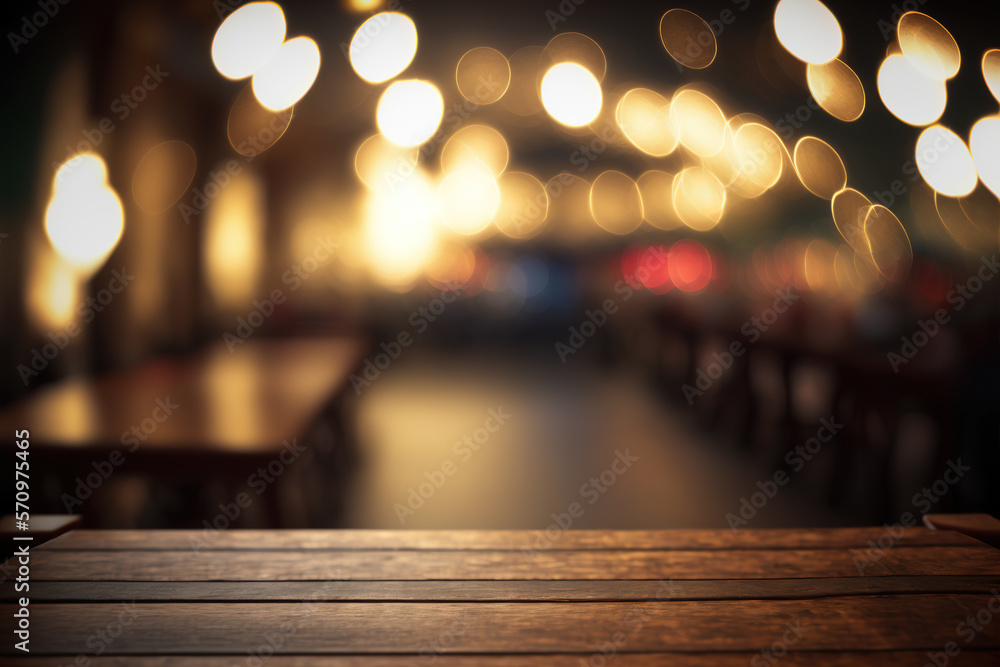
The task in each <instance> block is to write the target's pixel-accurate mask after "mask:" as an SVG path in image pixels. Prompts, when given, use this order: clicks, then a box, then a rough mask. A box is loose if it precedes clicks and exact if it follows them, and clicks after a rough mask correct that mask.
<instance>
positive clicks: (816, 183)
mask: <svg viewBox="0 0 1000 667" xmlns="http://www.w3.org/2000/svg"><path fill="white" fill-rule="evenodd" d="M793 162H794V164H795V173H796V174H797V175H798V177H799V180H800V181H801V182H802V185H803V186H804V187H805V188H806V190H808V191H809V192H811V193H813V194H814V195H816V196H817V197H822V198H823V199H833V195H835V194H837V193H838V192H840V191H841V190H843V189H844V187H845V186H846V185H847V170H846V169H844V162H843V161H842V160H841V159H840V156H839V155H837V151H835V150H834V149H833V147H832V146H830V144H828V143H826V142H825V141H823V140H822V139H817V138H816V137H802V138H801V139H799V140H798V142H797V143H796V144H795V152H794V157H793Z"/></svg>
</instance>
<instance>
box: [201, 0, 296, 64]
mask: <svg viewBox="0 0 1000 667" xmlns="http://www.w3.org/2000/svg"><path fill="white" fill-rule="evenodd" d="M284 41H285V14H284V12H282V11H281V7H279V6H278V5H276V4H275V3H273V2H251V3H249V4H246V5H243V6H242V7H240V8H238V9H237V10H236V11H234V12H233V13H232V14H230V15H229V16H227V17H226V20H225V21H223V22H222V25H220V26H219V29H218V30H216V31H215V39H213V40H212V63H213V64H214V65H215V69H217V70H218V71H219V74H221V75H222V76H224V77H226V78H227V79H244V78H246V77H248V76H251V75H253V74H254V73H255V72H256V71H257V70H259V69H260V68H261V67H263V66H264V65H265V64H267V62H268V61H269V60H271V58H272V57H274V55H275V54H276V53H277V52H278V47H280V46H281V43H282V42H284Z"/></svg>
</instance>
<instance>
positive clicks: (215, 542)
mask: <svg viewBox="0 0 1000 667" xmlns="http://www.w3.org/2000/svg"><path fill="white" fill-rule="evenodd" d="M903 530H904V532H903V533H902V535H900V536H899V537H898V538H894V539H893V540H892V543H893V544H894V545H895V546H982V543H980V542H978V541H977V540H974V539H972V538H970V537H967V536H965V535H962V534H960V533H956V532H952V531H935V530H929V529H927V528H924V527H922V526H921V527H912V528H905V529H903ZM885 535H886V530H885V528H881V527H877V526H875V527H864V528H828V529H819V530H818V529H798V528H795V529H763V530H741V531H738V532H736V533H733V532H732V531H731V530H569V531H563V532H559V533H556V534H555V535H546V533H545V531H540V530H267V531H265V530H228V531H222V532H217V533H215V534H206V532H205V531H201V530H158V531H142V530H105V531H97V530H76V531H73V532H72V533H68V534H66V535H63V536H61V537H60V538H59V539H56V540H53V541H52V542H50V543H48V544H46V545H45V547H44V548H45V549H53V550H90V549H97V550H101V549H144V550H145V549H148V550H153V549H162V550H168V551H177V550H184V549H189V548H191V543H192V540H195V541H198V542H199V544H200V545H201V546H200V548H201V549H202V550H204V551H216V550H220V551H226V550H247V551H261V550H279V551H297V550H304V551H312V550H342V549H368V550H379V549H391V550H394V549H399V550H406V549H433V550H439V551H441V550H449V549H456V550H486V551H500V550H515V551H520V550H521V549H537V548H538V547H539V546H540V545H541V546H546V547H548V548H549V549H550V550H563V549H615V550H622V549H655V550H678V549H693V550H709V549H770V550H774V549H844V548H868V547H869V546H870V545H869V540H871V541H872V542H873V543H876V544H877V542H878V540H879V539H880V538H882V539H885Z"/></svg>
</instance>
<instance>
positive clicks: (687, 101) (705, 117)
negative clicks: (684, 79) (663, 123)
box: [670, 88, 727, 157]
mask: <svg viewBox="0 0 1000 667" xmlns="http://www.w3.org/2000/svg"><path fill="white" fill-rule="evenodd" d="M670 120H671V121H673V123H674V129H675V130H676V131H677V136H678V138H679V139H680V142H681V143H682V144H684V147H685V148H687V149H688V150H689V151H691V152H692V153H694V154H695V155H698V156H700V157H709V156H712V155H715V154H716V153H718V152H719V151H720V150H722V146H723V145H724V144H725V141H726V127H727V125H726V117H725V116H724V115H723V114H722V110H721V109H719V105H718V104H716V103H715V101H714V100H713V99H712V98H710V97H709V96H708V95H706V94H705V93H702V92H701V91H698V90H694V89H693V88H685V89H683V90H680V91H678V92H677V93H676V94H675V95H674V97H673V100H671V102H670Z"/></svg>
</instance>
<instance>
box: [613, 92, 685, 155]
mask: <svg viewBox="0 0 1000 667" xmlns="http://www.w3.org/2000/svg"><path fill="white" fill-rule="evenodd" d="M615 115H616V117H617V118H616V120H617V121H618V125H619V127H621V129H622V132H623V133H624V134H625V137H626V138H628V140H629V141H630V142H632V145H633V146H635V147H636V148H638V149H639V150H640V151H642V152H643V153H646V154H647V155H652V156H653V157H663V156H664V155H669V154H670V153H672V152H673V151H674V149H675V148H676V147H677V133H676V132H675V131H674V127H673V123H672V121H671V120H670V102H669V101H668V100H667V99H666V98H665V97H663V96H662V95H660V94H659V93H655V92H653V91H652V90H649V89H647V88H633V89H632V90H630V91H628V92H626V93H625V94H624V95H623V96H622V99H621V101H620V102H619V103H618V107H617V109H616V112H615Z"/></svg>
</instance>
